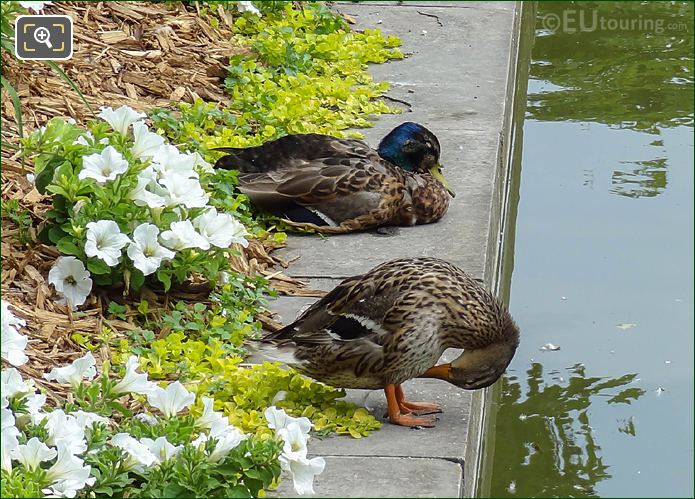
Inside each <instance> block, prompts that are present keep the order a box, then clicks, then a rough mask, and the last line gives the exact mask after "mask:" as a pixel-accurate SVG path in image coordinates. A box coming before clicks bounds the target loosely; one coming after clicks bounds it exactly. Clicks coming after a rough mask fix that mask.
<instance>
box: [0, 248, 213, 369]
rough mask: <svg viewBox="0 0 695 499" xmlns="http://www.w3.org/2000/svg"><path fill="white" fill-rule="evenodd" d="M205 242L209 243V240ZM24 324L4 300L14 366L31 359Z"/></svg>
mask: <svg viewBox="0 0 695 499" xmlns="http://www.w3.org/2000/svg"><path fill="white" fill-rule="evenodd" d="M201 237H202V236H201ZM205 242H206V243H207V240H206V241H205ZM24 325H26V322H25V321H24V320H23V319H19V318H17V317H15V316H14V314H13V313H12V311H11V310H10V306H9V304H8V303H7V302H6V301H5V300H2V331H1V334H0V343H1V344H2V358H3V359H5V360H6V361H7V362H9V363H10V364H12V365H13V366H21V365H22V364H26V362H27V361H28V360H29V357H27V355H26V354H25V353H24V349H25V348H26V347H27V341H28V340H29V339H28V338H27V337H26V336H24V335H23V334H20V333H19V331H17V327H18V326H24Z"/></svg>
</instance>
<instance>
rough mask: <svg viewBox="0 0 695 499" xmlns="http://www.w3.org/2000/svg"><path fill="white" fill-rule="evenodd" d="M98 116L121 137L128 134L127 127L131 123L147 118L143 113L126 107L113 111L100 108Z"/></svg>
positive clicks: (109, 108) (107, 108) (108, 108)
mask: <svg viewBox="0 0 695 499" xmlns="http://www.w3.org/2000/svg"><path fill="white" fill-rule="evenodd" d="M98 116H99V118H101V119H103V120H104V121H106V122H107V123H108V124H109V125H111V128H113V129H114V131H116V132H118V133H120V134H121V135H126V134H127V133H128V127H129V126H130V125H131V124H132V123H134V122H136V121H138V120H141V119H142V118H147V115H146V114H145V113H138V112H137V111H135V110H134V109H133V108H131V107H128V106H121V107H119V108H118V109H116V110H115V111H114V110H113V108H111V107H102V108H101V112H100V113H99V115H98Z"/></svg>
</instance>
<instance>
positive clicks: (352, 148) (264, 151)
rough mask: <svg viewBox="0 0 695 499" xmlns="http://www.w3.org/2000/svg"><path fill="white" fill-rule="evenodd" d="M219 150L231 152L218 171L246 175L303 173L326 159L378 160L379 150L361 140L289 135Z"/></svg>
mask: <svg viewBox="0 0 695 499" xmlns="http://www.w3.org/2000/svg"><path fill="white" fill-rule="evenodd" d="M216 150H218V151H224V152H227V153H229V154H228V155H227V156H223V157H222V158H220V159H218V160H217V162H216V163H215V167H216V168H223V169H225V170H239V171H240V172H245V173H263V172H271V171H279V170H298V169H299V170H300V169H303V168H304V167H306V166H307V165H311V164H312V163H313V162H315V161H317V160H321V159H324V158H341V159H351V158H362V159H366V160H376V159H378V158H379V155H378V154H377V153H376V151H374V150H373V149H372V148H370V147H369V146H368V145H367V144H366V143H364V142H362V141H361V140H353V139H339V138H336V137H331V136H330V135H321V134H316V133H309V134H303V135H286V136H285V137H280V138H279V139H276V140H273V141H271V142H266V143H265V144H263V145H260V146H257V147H248V148H243V149H240V148H231V147H224V148H218V149H216Z"/></svg>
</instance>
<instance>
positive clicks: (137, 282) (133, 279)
mask: <svg viewBox="0 0 695 499" xmlns="http://www.w3.org/2000/svg"><path fill="white" fill-rule="evenodd" d="M143 284H145V276H144V275H143V273H142V272H140V271H139V270H138V269H133V270H132V271H131V273H130V289H132V290H133V291H137V290H139V289H140V288H141V287H142V285H143Z"/></svg>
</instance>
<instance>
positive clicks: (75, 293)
mask: <svg viewBox="0 0 695 499" xmlns="http://www.w3.org/2000/svg"><path fill="white" fill-rule="evenodd" d="M48 282H49V283H51V284H53V287H54V288H55V289H56V291H57V292H58V294H59V295H61V296H62V297H63V298H65V300H67V302H68V304H69V306H70V307H71V308H73V309H74V308H76V307H77V306H79V305H82V304H83V303H84V302H85V300H86V299H87V296H89V292H90V291H91V290H92V279H91V278H90V277H89V272H88V271H87V269H85V267H84V264H83V263H82V262H81V261H80V260H78V259H77V258H75V257H74V256H61V257H59V258H58V259H57V260H56V262H55V264H54V265H53V267H52V268H51V270H50V271H49V272H48Z"/></svg>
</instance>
